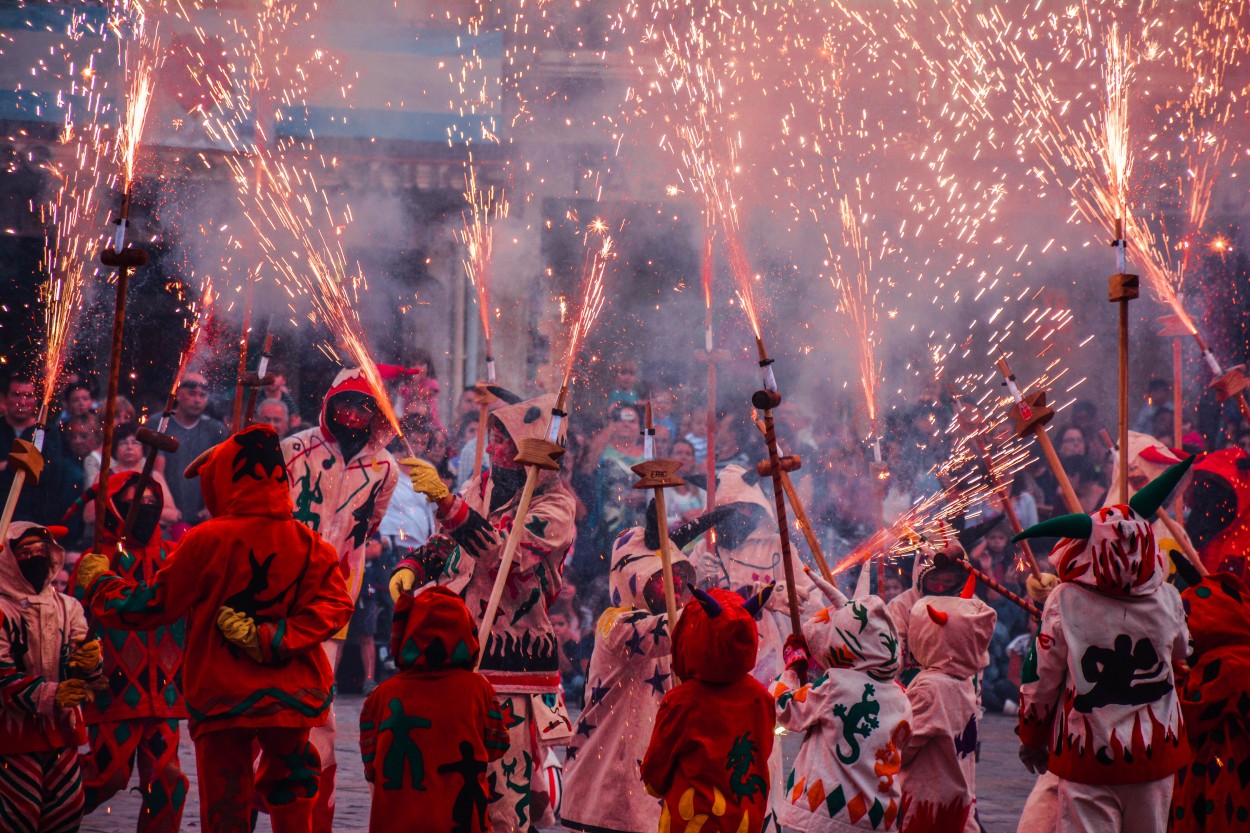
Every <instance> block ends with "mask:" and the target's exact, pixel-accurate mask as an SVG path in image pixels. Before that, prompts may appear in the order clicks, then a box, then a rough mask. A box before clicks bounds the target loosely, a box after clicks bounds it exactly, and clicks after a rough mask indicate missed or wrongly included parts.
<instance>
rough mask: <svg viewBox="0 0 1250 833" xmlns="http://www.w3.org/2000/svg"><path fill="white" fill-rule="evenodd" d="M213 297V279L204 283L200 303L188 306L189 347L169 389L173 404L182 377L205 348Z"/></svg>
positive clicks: (180, 357)
mask: <svg viewBox="0 0 1250 833" xmlns="http://www.w3.org/2000/svg"><path fill="white" fill-rule="evenodd" d="M215 300H216V299H215V298H214V297H213V282H212V279H211V278H210V279H206V280H205V281H204V289H203V292H202V294H201V295H200V300H199V301H193V302H192V303H190V304H189V305H188V312H190V314H191V319H190V321H189V322H188V324H187V330H188V338H187V346H186V347H185V348H183V351H182V355H180V356H179V357H178V369H177V370H176V371H175V372H174V382H173V384H172V385H170V387H169V401H170V402H171V403H172V402H173V398H174V394H176V393H178V388H180V387H182V377H183V376H185V375H186V372H187V368H188V367H190V366H191V363H192V362H193V361H195V358H196V356H198V355H199V354H200V350H201V349H202V348H203V347H204V341H205V339H206V338H207V334H208V322H209V319H210V318H211V317H212V315H213V305H214V302H215Z"/></svg>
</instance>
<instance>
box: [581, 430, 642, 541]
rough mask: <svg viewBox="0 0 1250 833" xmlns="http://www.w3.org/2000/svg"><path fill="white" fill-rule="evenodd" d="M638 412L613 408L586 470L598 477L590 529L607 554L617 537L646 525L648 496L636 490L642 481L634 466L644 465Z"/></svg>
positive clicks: (594, 444)
mask: <svg viewBox="0 0 1250 833" xmlns="http://www.w3.org/2000/svg"><path fill="white" fill-rule="evenodd" d="M639 427H640V423H639V420H638V411H637V410H635V409H634V408H633V407H632V406H629V405H613V406H612V407H611V410H610V411H609V412H608V423H607V425H605V426H604V427H603V429H602V430H601V431H600V432H599V433H598V435H596V437H595V439H594V441H593V442H592V443H591V447H590V453H589V454H588V455H587V457H586V458H585V459H584V460H583V466H589V467H591V468H593V470H594V473H595V501H594V505H593V506H591V507H589V509H590V520H589V524H590V528H591V529H592V530H594V531H595V534H596V535H597V536H598V541H597V544H598V546H597V549H598V551H599V552H603V553H606V552H608V551H609V549H610V548H611V545H612V542H613V541H614V540H615V539H616V536H617V535H618V534H619V533H620V532H621V531H622V530H625V529H628V528H629V527H631V526H639V525H641V524H642V519H643V511H644V510H645V509H646V507H647V504H646V497H647V495H646V494H645V493H644V492H643V491H641V490H639V489H635V488H634V482H635V481H636V480H637V479H638V477H637V476H636V475H635V474H634V473H633V471H632V470H631V467H632V466H636V465H637V464H639V463H641V462H642V450H643V449H642V435H641V433H640V432H639Z"/></svg>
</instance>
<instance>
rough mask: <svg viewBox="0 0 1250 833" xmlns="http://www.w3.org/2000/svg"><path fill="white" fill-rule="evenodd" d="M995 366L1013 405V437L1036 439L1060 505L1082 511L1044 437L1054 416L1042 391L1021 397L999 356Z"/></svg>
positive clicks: (1050, 445) (1070, 484) (1053, 449)
mask: <svg viewBox="0 0 1250 833" xmlns="http://www.w3.org/2000/svg"><path fill="white" fill-rule="evenodd" d="M996 364H997V365H998V370H999V372H1000V373H1002V375H1003V383H1004V384H1005V385H1006V386H1007V389H1008V390H1009V391H1011V397H1012V399H1014V400H1015V403H1016V404H1015V405H1013V406H1012V408H1011V412H1012V417H1013V419H1014V420H1015V423H1016V434H1017V435H1018V436H1021V437H1023V436H1024V435H1025V434H1031V435H1032V436H1033V437H1034V439H1036V440H1037V445H1038V447H1039V448H1041V450H1042V456H1043V457H1045V458H1046V463H1047V465H1049V466H1050V470H1051V472H1053V473H1054V475H1055V480H1056V482H1058V484H1059V493H1060V494H1061V495H1062V496H1063V502H1064V504H1065V505H1066V506H1067V507H1068V511H1069V512H1084V511H1085V510H1084V509H1082V508H1081V501H1080V498H1078V497H1077V495H1076V490H1075V489H1073V488H1072V481H1071V480H1069V479H1068V473H1067V472H1066V471H1064V468H1063V463H1061V462H1060V461H1059V455H1058V453H1056V451H1055V446H1054V445H1053V444H1052V443H1051V441H1050V437H1049V436H1048V435H1047V434H1046V423H1047V422H1050V420H1052V419H1053V418H1054V416H1055V411H1054V409H1053V408H1051V407H1050V406H1049V405H1047V404H1046V392H1045V391H1037V392H1035V393H1031V394H1029V395H1027V396H1026V395H1024V394H1023V393H1022V392H1021V391H1020V387H1019V385H1017V384H1016V376H1015V374H1014V373H1012V372H1011V367H1010V366H1009V365H1008V364H1007V359H1005V358H1001V357H1000V358H999V359H998V361H997V363H996Z"/></svg>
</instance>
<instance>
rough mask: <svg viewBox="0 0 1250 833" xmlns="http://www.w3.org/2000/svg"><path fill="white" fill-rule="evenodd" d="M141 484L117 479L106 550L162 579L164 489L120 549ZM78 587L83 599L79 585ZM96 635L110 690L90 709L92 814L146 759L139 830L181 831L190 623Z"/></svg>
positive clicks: (124, 566) (113, 560) (128, 575)
mask: <svg viewBox="0 0 1250 833" xmlns="http://www.w3.org/2000/svg"><path fill="white" fill-rule="evenodd" d="M139 479H140V478H139V475H138V474H137V473H135V472H119V473H117V474H114V475H112V476H111V477H110V478H109V482H108V489H107V490H106V492H107V494H106V500H104V501H100V503H102V504H103V506H104V508H103V509H102V510H101V509H97V511H104V512H105V513H106V514H105V536H104V545H105V552H107V553H109V567H110V569H111V570H112V571H113V572H114V573H115V574H116V575H118V576H120V577H122V578H123V579H126V580H129V581H135V582H140V581H146V580H148V579H150V578H152V577H153V576H155V575H156V572H157V571H158V570H159V569H160V568H161V566H162V565H164V563H165V560H166V558H167V557H168V554H169V550H170V547H172V546H173V544H172V543H170V542H166V541H162V540H161V531H160V516H161V509H162V508H163V502H164V501H163V497H162V491H163V490H162V489H161V488H160V487H159V486H157V485H155V484H149V487H148V490H147V492H148V494H147V495H146V496H145V498H144V500H143V502H142V503H141V504H140V506H139V508H138V509H137V510H136V516H135V522H134V524H133V525H132V527H131V529H130V533H129V534H128V535H127V536H126V541H125V544H124V546H119V545H118V540H117V536H118V532H119V530H120V529H121V527H122V524H123V519H124V518H125V516H126V513H127V511H129V509H130V504H131V502H132V501H133V499H134V498H133V493H134V489H135V488H137V486H138V484H139ZM128 489H129V491H128V492H127V490H128ZM123 492H126V494H125V499H122V495H123ZM98 493H99V490H98V484H97V494H98ZM97 500H98V498H97ZM74 589H75V595H78V596H79V597H81V595H82V593H81V591H80V590H79V589H78V588H77V586H76V585H75V588H74ZM93 632H95V633H96V634H97V635H98V636H100V637H101V645H102V646H103V659H104V674H105V677H106V679H107V680H108V688H107V689H105V690H103V691H100V692H98V693H97V694H96V698H95V701H94V702H91V703H86V704H84V706H83V709H82V713H83V718H84V719H85V721H86V723H87V740H88V743H89V744H90V747H91V749H90V752H89V754H87V755H85V756H83V760H82V767H83V794H84V797H85V800H86V806H85V808H84V812H86V813H90V812H91V811H92V810H94V809H96V808H97V807H99V806H100V805H101V804H103V803H104V802H105V801H107V800H108V799H110V798H112V797H113V796H114V795H116V794H117V793H118V792H119V791H121V790H124V789H126V785H127V784H128V783H129V782H130V774H131V771H132V770H133V769H134V765H135V761H136V759H138V763H139V789H140V792H141V794H142V796H143V809H142V810H141V811H140V813H139V830H140V831H142V833H158V831H175V832H176V831H178V830H180V829H181V825H182V808H183V804H184V803H185V802H186V797H187V779H186V776H185V775H183V774H182V768H181V766H180V765H179V763H178V734H179V733H178V721H179V720H186V719H187V710H186V706H185V705H184V704H183V699H182V648H183V642H184V639H185V636H186V625H185V623H184V622H183V621H182V620H181V619H179V620H178V621H176V622H173V623H172V624H170V625H162V626H161V627H158V628H155V629H153V630H150V631H132V630H120V629H113V628H107V627H102V626H100V625H98V624H97V625H95V626H94V627H93Z"/></svg>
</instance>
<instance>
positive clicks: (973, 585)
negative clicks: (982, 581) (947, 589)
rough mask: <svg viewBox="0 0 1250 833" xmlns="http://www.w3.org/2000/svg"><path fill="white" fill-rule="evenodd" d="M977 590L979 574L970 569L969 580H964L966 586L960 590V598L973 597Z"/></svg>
mask: <svg viewBox="0 0 1250 833" xmlns="http://www.w3.org/2000/svg"><path fill="white" fill-rule="evenodd" d="M976 592H977V574H976V573H974V572H972V571H971V570H969V571H968V580H967V581H965V582H964V588H963V589H962V590H960V591H959V598H961V599H971V598H972V597H973V596H974V595H976Z"/></svg>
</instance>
